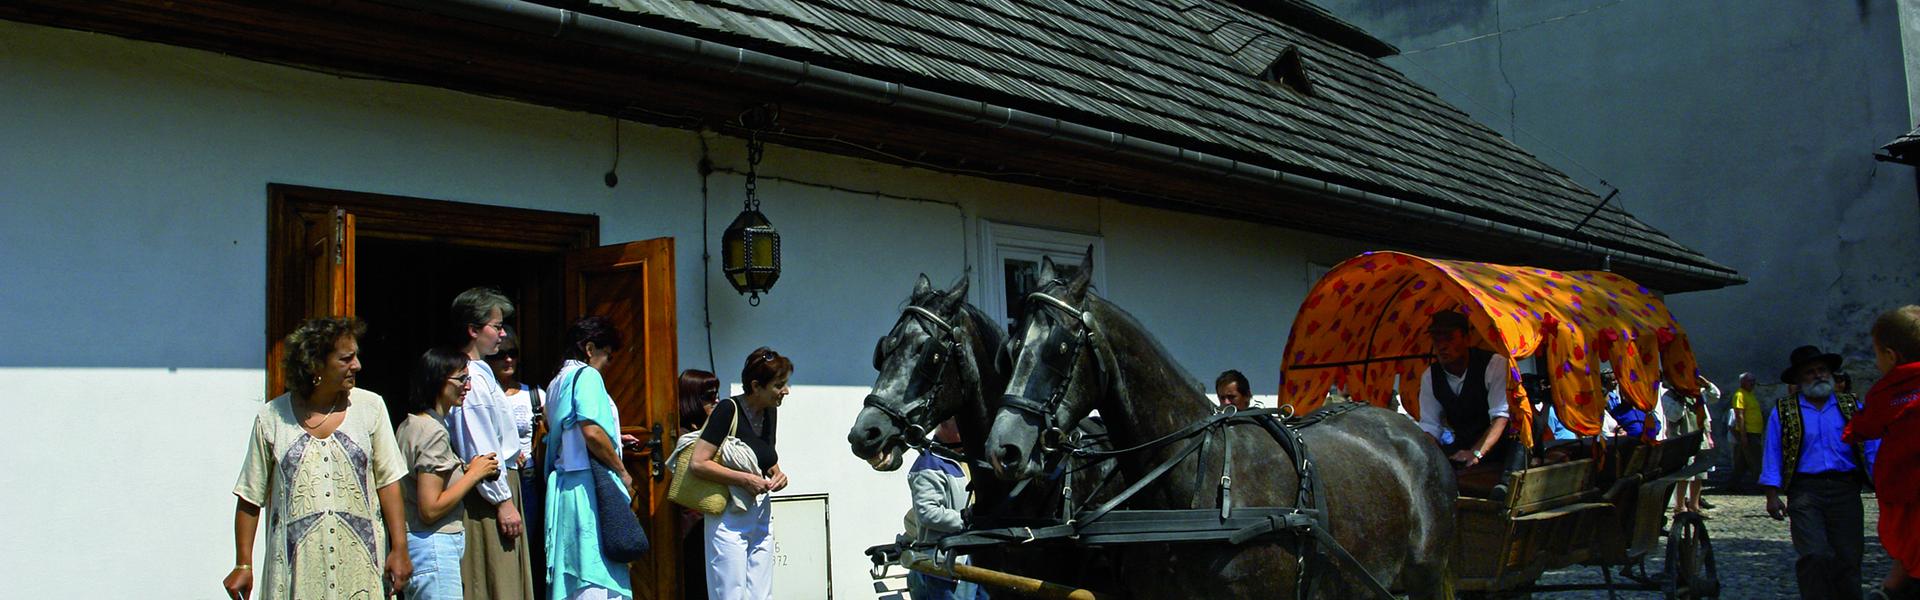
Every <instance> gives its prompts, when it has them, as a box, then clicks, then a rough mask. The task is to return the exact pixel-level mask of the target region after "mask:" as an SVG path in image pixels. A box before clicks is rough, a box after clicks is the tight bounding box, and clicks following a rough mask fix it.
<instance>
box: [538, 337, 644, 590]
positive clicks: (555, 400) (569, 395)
mask: <svg viewBox="0 0 1920 600" xmlns="http://www.w3.org/2000/svg"><path fill="white" fill-rule="evenodd" d="M620 345H621V344H620V331H619V330H617V329H615V328H614V326H613V322H612V321H610V320H608V319H607V318H606V317H600V316H592V317H586V318H583V319H580V320H579V321H576V322H575V323H574V324H573V326H571V327H569V328H567V347H566V352H565V356H566V362H565V363H564V364H562V365H561V366H560V373H559V374H557V375H554V377H553V383H551V384H548V385H547V411H546V412H547V437H546V442H545V443H546V448H547V453H546V462H547V465H546V466H547V471H548V473H547V494H546V496H547V514H546V523H547V530H546V538H547V562H546V575H547V585H549V586H550V588H549V589H550V592H549V594H548V596H547V597H548V598H551V599H553V600H611V599H615V598H623V599H624V598H632V597H633V583H632V580H631V579H630V575H629V574H628V573H627V565H625V564H622V563H617V562H614V561H612V560H611V559H608V558H607V557H606V554H605V553H603V552H602V551H601V550H600V525H599V522H600V519H599V516H598V514H597V513H596V512H595V510H594V486H593V471H592V469H606V470H608V471H610V472H611V473H612V474H613V475H615V476H617V477H619V479H620V482H621V483H623V484H625V485H624V486H623V487H624V488H625V489H626V490H627V494H628V501H629V502H631V501H632V500H631V499H632V493H633V492H632V490H633V476H632V475H631V474H629V473H627V468H626V465H625V464H624V463H622V462H621V460H620V450H621V448H620V447H621V443H620V437H619V435H620V408H619V406H617V405H616V404H614V401H613V396H612V395H610V394H608V393H607V383H606V379H604V378H603V377H601V374H600V370H601V369H605V368H606V367H607V363H608V362H611V361H612V357H613V353H614V352H615V351H617V350H619V349H620Z"/></svg>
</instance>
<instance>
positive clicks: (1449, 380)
mask: <svg viewBox="0 0 1920 600" xmlns="http://www.w3.org/2000/svg"><path fill="white" fill-rule="evenodd" d="M1427 335H1428V336H1429V337H1430V338H1431V339H1432V340H1433V354H1434V359H1435V360H1434V364H1433V366H1430V367H1427V370H1426V372H1424V373H1421V374H1420V399H1419V402H1420V404H1419V407H1420V429H1421V430H1422V431H1425V432H1427V435H1429V436H1432V437H1433V440H1434V443H1437V444H1440V448H1441V450H1442V451H1444V452H1445V453H1446V454H1447V458H1448V459H1449V460H1452V461H1453V463H1454V465H1455V466H1456V467H1458V468H1460V469H1463V470H1464V469H1470V468H1474V467H1477V466H1480V465H1482V464H1485V465H1489V466H1498V467H1499V468H1501V469H1503V470H1512V468H1513V467H1512V466H1510V465H1509V464H1508V463H1510V462H1514V460H1513V459H1516V458H1517V459H1518V460H1519V464H1520V465H1521V466H1524V465H1525V464H1526V463H1525V462H1524V461H1525V460H1526V453H1525V452H1522V451H1520V450H1519V449H1518V448H1516V447H1515V446H1517V445H1518V444H1516V443H1515V441H1514V440H1513V439H1511V438H1508V437H1507V436H1506V433H1507V421H1508V417H1509V413H1508V409H1507V381H1508V379H1509V378H1508V373H1507V358H1506V357H1505V356H1501V355H1499V354H1495V353H1492V352H1488V351H1485V350H1481V349H1479V348H1474V347H1473V328H1472V325H1470V324H1469V323H1468V322H1467V316H1466V315H1465V314H1461V313H1460V312H1457V311H1451V310H1447V311H1441V312H1437V313H1434V314H1433V320H1432V321H1431V322H1430V323H1429V324H1428V325H1427ZM1446 427H1451V428H1452V429H1453V438H1452V439H1451V440H1447V441H1443V435H1442V432H1443V431H1444V429H1445V428H1446ZM1501 491H1503V490H1500V489H1498V488H1496V490H1495V492H1494V493H1495V495H1501V494H1500V492H1501Z"/></svg>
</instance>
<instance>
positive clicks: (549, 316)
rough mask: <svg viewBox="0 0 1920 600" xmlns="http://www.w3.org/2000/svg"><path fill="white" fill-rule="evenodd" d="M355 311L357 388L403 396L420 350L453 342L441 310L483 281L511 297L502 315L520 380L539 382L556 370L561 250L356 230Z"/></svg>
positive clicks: (451, 326)
mask: <svg viewBox="0 0 1920 600" xmlns="http://www.w3.org/2000/svg"><path fill="white" fill-rule="evenodd" d="M358 250H359V257H358V258H359V264H358V265H357V266H358V268H357V269H356V272H357V273H356V279H357V281H356V282H355V288H356V295H357V296H358V306H356V307H355V308H356V310H357V312H358V313H359V315H360V318H362V319H364V320H366V322H367V325H368V326H367V337H366V338H365V339H363V340H362V341H361V345H360V352H361V359H360V360H361V364H362V371H361V374H360V386H361V387H364V388H366V389H368V390H372V391H374V392H375V393H378V394H380V395H382V396H385V397H388V398H398V397H399V396H401V395H404V394H406V393H407V391H406V390H407V376H408V373H409V372H410V371H411V370H412V369H413V364H414V361H415V360H416V359H418V358H419V356H420V353H422V352H425V351H426V350H427V349H428V348H431V347H433V346H441V345H447V346H451V345H454V344H455V343H456V342H459V341H460V340H459V338H458V337H457V334H458V333H459V331H460V330H459V327H460V326H461V324H458V323H454V322H453V318H452V315H450V314H449V313H448V309H449V307H450V306H451V305H452V303H453V297H454V296H457V295H459V294H460V292H462V291H465V290H466V289H468V288H472V287H476V286H487V287H492V288H495V289H498V290H500V291H501V292H502V293H504V294H506V296H507V297H508V298H511V299H513V305H514V309H515V310H514V313H513V316H511V317H508V318H507V324H508V325H510V326H512V327H513V329H514V333H515V335H516V337H517V341H518V342H519V343H520V357H521V358H520V381H521V383H525V384H527V385H533V386H545V385H546V384H547V378H549V377H551V376H552V374H553V373H554V372H555V371H556V370H557V369H558V368H559V366H560V365H559V363H560V360H559V349H558V347H557V346H558V344H559V343H560V341H559V339H560V335H561V333H562V331H563V328H564V325H563V324H561V322H560V321H561V319H562V318H563V314H562V313H563V310H562V309H563V308H564V307H563V306H562V304H561V302H559V298H560V294H561V274H562V272H563V267H564V264H565V259H566V255H565V254H564V253H555V252H540V251H529V250H504V249H494V248H474V247H469V246H459V245H453V244H446V243H441V242H428V241H417V240H392V239H379V238H375V237H373V236H370V235H367V234H365V233H362V234H361V236H360V239H359V248H358Z"/></svg>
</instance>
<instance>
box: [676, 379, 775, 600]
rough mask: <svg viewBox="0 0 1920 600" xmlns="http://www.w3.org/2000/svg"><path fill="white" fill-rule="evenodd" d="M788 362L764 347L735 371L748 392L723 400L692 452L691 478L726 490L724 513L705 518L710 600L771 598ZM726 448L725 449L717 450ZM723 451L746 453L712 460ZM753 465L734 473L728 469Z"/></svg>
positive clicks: (761, 599) (734, 470) (708, 595)
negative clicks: (777, 438) (778, 446)
mask: <svg viewBox="0 0 1920 600" xmlns="http://www.w3.org/2000/svg"><path fill="white" fill-rule="evenodd" d="M792 374H793V361H791V360H788V359H787V358H786V357H784V356H781V355H780V353H778V352H774V351H773V350H772V349H769V348H765V347H762V348H760V349H757V350H754V351H753V353H752V354H749V355H747V364H746V366H745V367H744V368H742V369H741V370H740V385H741V387H743V388H745V390H746V393H744V394H741V395H739V396H735V397H732V398H727V399H724V400H721V401H720V403H719V404H717V405H715V406H714V408H713V414H712V415H710V416H709V417H708V418H707V424H706V427H705V428H703V429H702V430H701V434H700V441H698V442H694V446H693V468H692V470H693V475H694V476H695V477H699V478H701V479H705V480H708V481H714V482H718V483H724V484H726V485H727V486H729V490H728V491H729V492H730V494H729V496H730V497H729V498H728V502H727V509H726V510H725V511H723V512H721V513H720V514H719V515H716V516H710V517H707V519H706V542H707V597H708V598H710V599H711V600H735V599H740V600H766V599H770V598H772V597H773V532H772V530H771V525H772V521H773V512H772V510H771V507H770V506H769V505H770V503H769V502H768V500H769V494H770V493H772V492H777V491H780V490H782V489H786V487H787V476H786V474H785V473H782V472H781V471H780V455H779V454H778V453H776V452H775V451H774V434H775V432H776V431H777V430H778V423H779V418H778V417H779V411H778V410H776V409H778V408H779V407H780V402H781V400H783V399H785V398H786V397H787V378H788V377H789V376H790V375H792ZM723 445H724V446H728V447H727V448H725V449H723V448H722V446H723ZM723 452H725V453H727V454H729V455H732V454H751V456H740V457H739V458H738V459H737V460H734V459H732V458H733V457H732V456H726V457H723V458H726V459H729V460H722V461H716V460H714V458H715V456H719V455H721V454H722V453H723ZM729 464H731V465H735V466H740V465H743V464H746V465H752V466H751V467H748V468H746V469H745V470H736V469H734V468H729V467H728V466H727V465H729Z"/></svg>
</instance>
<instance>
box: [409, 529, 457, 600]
mask: <svg viewBox="0 0 1920 600" xmlns="http://www.w3.org/2000/svg"><path fill="white" fill-rule="evenodd" d="M466 553H467V535H466V534H464V533H433V532H428V531H409V532H407V558H409V559H412V560H413V577H411V578H408V579H407V600H461V596H462V590H461V588H460V556H461V555H463V554H466Z"/></svg>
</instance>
